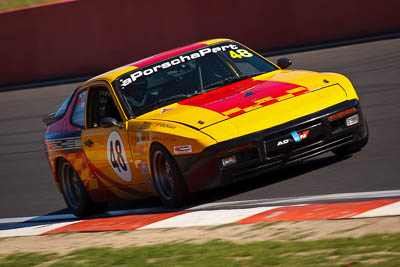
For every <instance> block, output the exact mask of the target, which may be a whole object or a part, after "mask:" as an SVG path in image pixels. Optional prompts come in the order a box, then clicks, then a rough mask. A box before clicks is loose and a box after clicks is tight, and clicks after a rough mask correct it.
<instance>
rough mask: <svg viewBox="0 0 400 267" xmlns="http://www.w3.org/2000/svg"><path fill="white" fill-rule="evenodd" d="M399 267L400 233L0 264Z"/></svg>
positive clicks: (2, 261) (25, 258)
mask: <svg viewBox="0 0 400 267" xmlns="http://www.w3.org/2000/svg"><path fill="white" fill-rule="evenodd" d="M348 264H351V265H352V266H353V265H354V266H400V234H390V235H389V234H387V235H369V236H365V237H362V238H355V239H352V238H340V239H339V238H338V239H326V240H318V241H292V242H289V241H288V242H272V241H264V242H252V243H246V244H233V243H229V242H222V241H211V242H208V243H205V244H201V245H198V244H189V243H171V244H162V245H153V246H143V247H127V248H120V249H112V248H90V249H84V250H78V251H74V252H72V253H69V254H67V255H63V256H61V255H56V254H38V253H26V254H22V253H18V254H12V255H7V256H5V255H3V256H1V257H0V266H79V267H84V266H191V267H195V266H343V265H348Z"/></svg>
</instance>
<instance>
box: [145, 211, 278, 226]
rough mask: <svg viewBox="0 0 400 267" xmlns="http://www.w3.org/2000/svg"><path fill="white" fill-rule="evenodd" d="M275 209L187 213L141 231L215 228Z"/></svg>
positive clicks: (153, 224)
mask: <svg viewBox="0 0 400 267" xmlns="http://www.w3.org/2000/svg"><path fill="white" fill-rule="evenodd" d="M275 208H277V207H261V208H251V209H234V210H203V211H193V212H190V213H185V214H182V215H178V216H175V217H172V218H168V219H165V220H162V221H159V222H155V223H152V224H149V225H146V226H143V227H141V228H139V229H140V230H142V229H143V230H145V229H160V228H181V227H196V226H215V225H221V224H228V223H235V222H237V221H239V220H241V219H244V218H247V217H250V216H252V215H255V214H258V213H261V212H264V211H267V210H271V209H275Z"/></svg>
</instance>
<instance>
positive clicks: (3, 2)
mask: <svg viewBox="0 0 400 267" xmlns="http://www.w3.org/2000/svg"><path fill="white" fill-rule="evenodd" d="M59 1H61V0H0V11H6V10H12V9H17V8H23V7H29V6H35V5H41V4H46V3H53V2H59Z"/></svg>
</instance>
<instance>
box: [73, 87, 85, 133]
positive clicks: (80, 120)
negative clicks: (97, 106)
mask: <svg viewBox="0 0 400 267" xmlns="http://www.w3.org/2000/svg"><path fill="white" fill-rule="evenodd" d="M86 95H87V90H84V91H81V92H80V93H79V95H78V99H77V101H76V103H75V106H74V110H73V111H72V116H71V122H72V124H74V125H76V126H78V127H81V128H84V127H85V108H86Z"/></svg>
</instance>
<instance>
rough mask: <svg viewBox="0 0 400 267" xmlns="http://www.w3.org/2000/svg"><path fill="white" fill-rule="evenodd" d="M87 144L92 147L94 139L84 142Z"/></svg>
mask: <svg viewBox="0 0 400 267" xmlns="http://www.w3.org/2000/svg"><path fill="white" fill-rule="evenodd" d="M84 144H85V146H88V147H91V146H92V145H93V144H94V143H93V141H92V140H90V139H88V140H87V141H85V142H84Z"/></svg>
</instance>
